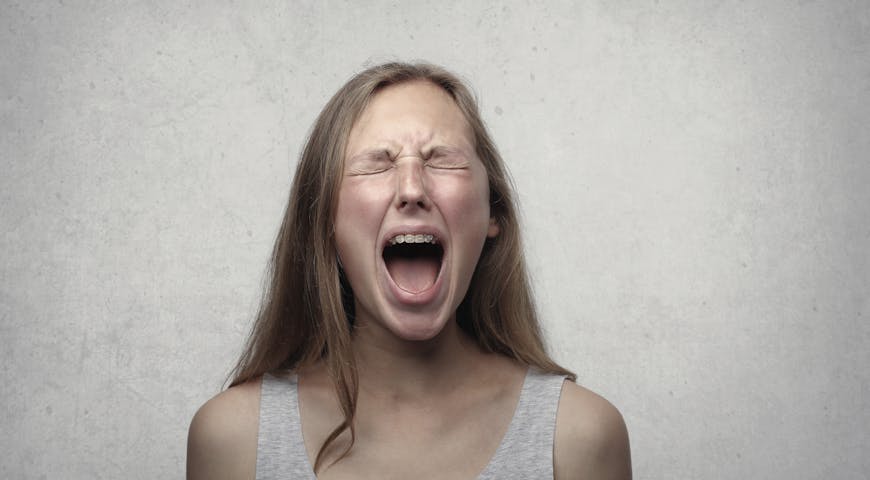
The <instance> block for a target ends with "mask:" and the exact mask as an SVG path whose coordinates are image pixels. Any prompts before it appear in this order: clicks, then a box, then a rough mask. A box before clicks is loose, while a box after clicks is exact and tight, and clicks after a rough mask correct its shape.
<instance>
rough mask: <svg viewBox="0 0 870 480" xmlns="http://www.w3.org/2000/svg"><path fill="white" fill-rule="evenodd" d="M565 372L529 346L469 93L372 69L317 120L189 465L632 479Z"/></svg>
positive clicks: (517, 269)
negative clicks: (243, 342) (242, 341)
mask: <svg viewBox="0 0 870 480" xmlns="http://www.w3.org/2000/svg"><path fill="white" fill-rule="evenodd" d="M566 379H567V380H566ZM573 380H574V375H573V374H571V373H570V372H569V371H567V370H565V369H564V368H562V367H560V366H559V365H557V364H556V363H555V362H553V361H552V360H551V359H550V358H549V357H548V356H547V354H546V352H545V350H544V347H543V343H542V340H541V334H540V330H539V326H538V321H537V317H536V314H535V311H534V305H533V302H532V298H531V295H530V290H529V286H528V281H527V277H526V270H525V264H524V261H523V255H522V247H521V244H520V240H519V231H518V224H517V217H516V211H515V207H514V203H513V198H512V192H511V188H510V185H509V182H508V179H507V174H506V172H505V170H504V167H503V164H502V160H501V158H500V157H499V154H498V153H497V151H496V148H495V145H493V143H492V141H491V139H490V137H489V134H488V133H487V131H486V129H485V127H484V125H483V122H482V120H481V119H480V115H479V113H478V109H477V105H476V103H475V101H474V98H473V97H472V95H471V94H470V92H469V90H468V89H467V88H466V87H465V86H464V85H463V84H462V83H461V82H460V81H459V80H458V79H457V78H456V77H455V76H454V75H452V74H450V73H449V72H447V71H445V70H443V69H441V68H439V67H436V66H432V65H428V64H416V65H410V64H401V63H390V64H385V65H380V66H376V67H373V68H370V69H368V70H366V71H364V72H362V73H360V74H358V75H356V76H355V77H353V78H352V79H351V80H350V81H349V82H348V83H347V84H346V85H344V86H343V87H342V88H341V89H340V90H339V91H338V93H336V95H335V96H334V97H333V98H332V99H331V100H330V101H329V103H328V104H327V105H326V107H325V108H324V110H323V112H321V114H320V116H319V117H318V119H317V121H316V123H315V125H314V128H313V130H312V132H311V135H310V138H309V139H308V142H307V144H306V146H305V149H304V151H303V153H302V156H301V159H300V162H299V165H298V168H297V171H296V176H295V178H294V183H293V188H292V192H291V194H290V200H289V204H288V207H287V211H286V214H285V216H284V221H283V224H282V226H281V230H280V233H279V235H278V239H277V241H276V244H275V250H274V255H273V260H272V278H271V284H270V288H269V290H268V292H267V294H266V296H265V300H264V303H263V306H262V308H261V312H260V314H259V316H258V318H257V322H256V324H255V326H254V329H253V331H252V334H251V337H250V339H249V341H248V344H247V348H246V350H245V352H244V354H243V355H242V358H241V359H240V361H239V363H238V365H237V366H236V369H235V371H234V376H233V380H232V382H231V386H230V388H229V389H227V390H226V391H224V392H222V393H221V394H219V395H217V396H216V397H215V398H213V399H211V400H210V401H209V402H207V403H206V404H205V405H204V406H203V407H202V408H200V410H199V411H198V412H197V414H196V416H195V417H194V419H193V422H192V423H191V427H190V434H189V439H188V478H190V479H199V478H209V479H220V478H227V479H243V478H244V479H253V478H258V479H259V478H293V479H297V478H299V479H311V478H315V472H316V475H317V477H318V478H323V479H330V478H457V479H474V478H493V479H494V478H551V477H552V478H557V479H574V478H596V479H597V478H613V479H625V478H630V477H631V465H630V459H629V448H628V436H627V433H626V429H625V425H624V423H623V420H622V417H621V416H620V414H619V412H618V411H617V410H616V409H615V408H614V407H613V406H612V405H610V404H609V403H608V402H607V401H606V400H604V399H602V398H601V397H599V396H597V395H595V394H594V393H592V392H590V391H588V390H586V389H584V388H582V387H579V386H577V385H576V384H575V383H573Z"/></svg>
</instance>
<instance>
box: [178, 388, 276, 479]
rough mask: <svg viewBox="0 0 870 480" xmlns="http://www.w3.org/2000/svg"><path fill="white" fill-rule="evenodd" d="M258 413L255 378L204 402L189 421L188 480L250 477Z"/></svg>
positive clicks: (254, 465)
mask: <svg viewBox="0 0 870 480" xmlns="http://www.w3.org/2000/svg"><path fill="white" fill-rule="evenodd" d="M259 416H260V382H259V381H251V382H248V383H245V384H243V385H237V386H235V387H232V388H230V389H228V390H226V391H225V392H222V393H220V394H219V395H217V396H215V397H214V398H212V399H211V400H209V401H208V402H206V403H205V405H203V406H202V407H201V408H200V409H199V411H198V412H196V415H194V417H193V421H191V423H190V431H189V433H188V436H187V478H188V480H200V479H214V480H224V479H226V480H231V479H232V480H242V479H244V480H253V478H254V476H255V475H256V468H257V431H258V424H259Z"/></svg>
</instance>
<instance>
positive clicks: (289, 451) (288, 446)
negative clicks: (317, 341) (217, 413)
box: [256, 373, 315, 480]
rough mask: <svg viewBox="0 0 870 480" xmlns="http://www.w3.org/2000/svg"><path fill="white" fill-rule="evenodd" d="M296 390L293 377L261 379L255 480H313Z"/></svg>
mask: <svg viewBox="0 0 870 480" xmlns="http://www.w3.org/2000/svg"><path fill="white" fill-rule="evenodd" d="M297 387H298V383H297V377H296V375H295V374H287V376H280V377H278V376H275V375H271V374H268V373H267V374H265V375H263V380H262V384H261V387H260V431H259V433H258V435H257V474H256V479H257V480H267V479H288V478H292V479H294V480H315V476H314V470H313V468H312V467H311V464H310V462H309V461H308V453H307V452H306V450H305V442H304V441H303V440H302V424H301V421H300V417H299V394H298V389H297Z"/></svg>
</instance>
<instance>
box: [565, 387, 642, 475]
mask: <svg viewBox="0 0 870 480" xmlns="http://www.w3.org/2000/svg"><path fill="white" fill-rule="evenodd" d="M553 450H554V452H553V467H554V473H555V475H554V476H555V478H556V479H557V480H575V479H590V480H593V479H594V480H630V479H631V452H630V449H629V445H628V431H627V430H626V428H625V422H624V421H623V419H622V415H621V414H620V413H619V411H618V410H617V409H616V407H614V406H613V405H611V404H610V402H608V401H607V400H605V399H604V398H601V397H600V396H598V395H596V394H595V393H593V392H591V391H589V390H587V389H585V388H583V387H580V386H578V385H576V384H575V383H573V382H568V381H566V382H565V384H564V386H563V387H562V397H561V399H560V400H559V413H558V414H557V417H556V439H555V445H554V447H553Z"/></svg>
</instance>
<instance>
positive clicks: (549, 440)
mask: <svg viewBox="0 0 870 480" xmlns="http://www.w3.org/2000/svg"><path fill="white" fill-rule="evenodd" d="M564 380H565V378H564V377H562V376H558V375H550V374H545V373H541V372H539V371H537V370H535V369H532V368H530V369H529V371H528V373H527V374H526V378H525V380H524V382H523V388H522V391H521V392H520V399H519V402H518V404H517V407H516V410H515V411H514V416H513V419H512V420H511V423H510V426H509V427H508V430H507V433H505V436H504V438H502V441H501V444H500V445H499V447H498V450H496V452H495V455H493V457H492V458H491V459H490V461H489V463H488V464H487V466H486V468H484V469H483V472H482V473H481V474H480V476H479V477H478V480H495V479H508V480H510V479H517V480H519V479H528V478H553V438H554V433H555V430H556V409H557V407H558V406H559V397H560V394H561V392H562V382H563V381H564ZM296 386H297V384H296V375H292V376H289V377H287V378H283V377H276V376H273V375H269V374H266V375H264V376H263V383H262V388H261V392H260V432H259V434H258V437H257V476H256V478H257V480H267V479H268V480H279V479H280V480H314V479H315V476H314V470H313V468H312V466H311V463H310V462H309V461H308V454H307V453H306V451H305V444H304V443H303V441H302V426H301V425H302V424H301V422H300V421H299V397H298V395H297V391H296Z"/></svg>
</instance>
